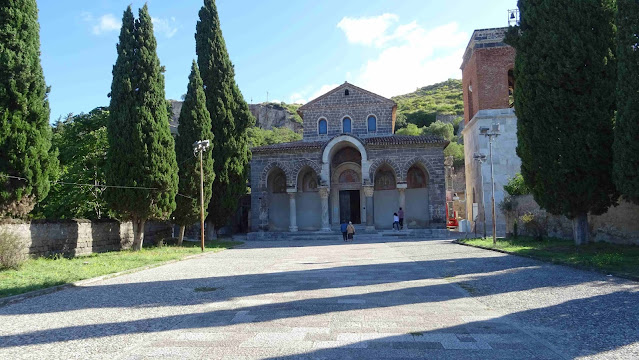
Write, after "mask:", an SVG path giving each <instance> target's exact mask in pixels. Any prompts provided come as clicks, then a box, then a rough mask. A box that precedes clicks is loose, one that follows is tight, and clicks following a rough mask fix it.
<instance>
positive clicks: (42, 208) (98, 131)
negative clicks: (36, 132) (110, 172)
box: [34, 107, 110, 219]
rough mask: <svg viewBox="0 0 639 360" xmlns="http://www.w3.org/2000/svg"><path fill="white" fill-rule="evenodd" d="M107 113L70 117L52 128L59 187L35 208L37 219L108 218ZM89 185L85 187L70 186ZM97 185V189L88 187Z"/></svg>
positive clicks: (104, 110)
mask: <svg viewBox="0 0 639 360" xmlns="http://www.w3.org/2000/svg"><path fill="white" fill-rule="evenodd" d="M108 119H109V111H108V109H107V108H105V107H98V108H95V109H93V110H91V111H90V112H89V113H88V114H80V115H75V116H69V117H68V118H67V119H66V120H64V121H59V122H58V123H57V124H56V125H55V127H54V128H53V138H52V144H53V147H54V148H57V149H59V150H60V156H59V159H60V169H61V175H60V178H59V183H56V184H54V185H52V186H51V190H50V191H49V195H48V196H47V197H46V199H44V200H43V201H42V202H40V203H38V205H36V208H35V210H34V213H35V216H36V217H44V218H47V219H72V218H84V219H101V218H103V217H105V216H106V217H110V214H109V213H108V210H107V205H106V201H105V199H104V194H103V193H104V188H103V187H100V185H104V184H105V183H106V174H105V165H106V153H107V149H108V146H109V143H108V140H107V130H106V125H107V121H108ZM70 183H76V184H89V185H87V186H77V185H71V184H70ZM90 185H96V186H90Z"/></svg>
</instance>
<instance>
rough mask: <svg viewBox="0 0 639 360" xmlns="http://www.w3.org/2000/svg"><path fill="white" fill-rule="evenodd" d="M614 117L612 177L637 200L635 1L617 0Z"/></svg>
mask: <svg viewBox="0 0 639 360" xmlns="http://www.w3.org/2000/svg"><path fill="white" fill-rule="evenodd" d="M617 6H618V7H619V10H618V11H617V65H618V74H617V121H616V124H615V141H614V146H613V149H614V179H615V184H616V186H617V189H618V190H619V192H620V193H621V194H623V195H624V197H625V198H627V199H629V200H631V201H633V202H635V203H637V204H639V141H638V140H639V35H638V34H639V2H638V1H637V0H617Z"/></svg>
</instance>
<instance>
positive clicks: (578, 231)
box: [572, 214, 588, 246]
mask: <svg viewBox="0 0 639 360" xmlns="http://www.w3.org/2000/svg"><path fill="white" fill-rule="evenodd" d="M572 237H573V238H574V239H575V245H577V246H579V245H584V244H587V243H588V214H579V215H577V216H575V218H574V219H572Z"/></svg>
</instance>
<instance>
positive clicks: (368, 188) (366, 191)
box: [362, 185, 375, 197]
mask: <svg viewBox="0 0 639 360" xmlns="http://www.w3.org/2000/svg"><path fill="white" fill-rule="evenodd" d="M362 190H364V196H366V197H373V193H374V192H375V188H374V187H373V186H371V185H369V186H362Z"/></svg>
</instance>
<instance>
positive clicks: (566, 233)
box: [506, 195, 639, 245]
mask: <svg viewBox="0 0 639 360" xmlns="http://www.w3.org/2000/svg"><path fill="white" fill-rule="evenodd" d="M514 199H515V202H516V204H517V206H516V207H515V209H514V211H513V212H511V213H508V214H506V218H507V223H508V227H507V231H508V233H510V234H512V233H513V231H514V224H515V222H517V231H518V233H519V234H521V235H531V233H530V232H529V231H528V230H527V229H526V226H525V225H524V223H523V221H522V219H521V216H522V215H524V214H533V216H534V217H535V218H536V221H539V222H541V223H542V224H544V225H545V227H546V229H547V235H548V236H550V237H558V238H564V239H572V221H571V220H570V219H568V218H566V217H565V216H557V215H552V214H549V213H547V212H546V211H545V210H543V209H540V207H539V205H537V203H536V202H535V200H534V199H533V196H532V195H523V196H516V197H514ZM588 226H589V229H590V241H594V242H610V243H615V244H634V245H639V206H637V205H635V204H632V203H630V202H627V201H624V200H621V201H620V202H619V205H618V206H616V207H611V208H610V209H608V212H606V213H605V214H603V215H588Z"/></svg>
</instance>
